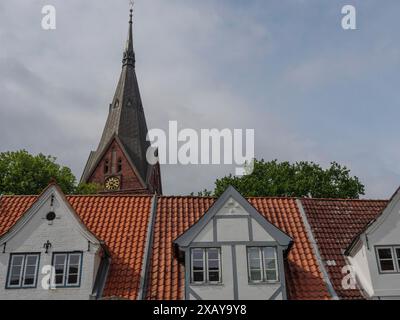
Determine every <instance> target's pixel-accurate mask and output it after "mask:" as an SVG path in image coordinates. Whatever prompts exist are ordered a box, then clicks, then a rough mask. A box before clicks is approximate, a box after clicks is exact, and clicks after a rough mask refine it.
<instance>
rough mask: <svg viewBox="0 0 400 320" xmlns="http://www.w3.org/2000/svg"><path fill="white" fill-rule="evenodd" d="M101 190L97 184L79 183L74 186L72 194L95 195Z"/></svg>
mask: <svg viewBox="0 0 400 320" xmlns="http://www.w3.org/2000/svg"><path fill="white" fill-rule="evenodd" d="M102 189H103V188H102V186H101V185H100V184H98V183H80V184H78V185H77V186H76V188H75V191H74V194H96V193H99V192H100V191H101V190H102Z"/></svg>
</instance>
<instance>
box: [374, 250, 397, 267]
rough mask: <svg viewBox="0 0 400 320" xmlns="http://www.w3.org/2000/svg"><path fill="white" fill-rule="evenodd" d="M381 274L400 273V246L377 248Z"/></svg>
mask: <svg viewBox="0 0 400 320" xmlns="http://www.w3.org/2000/svg"><path fill="white" fill-rule="evenodd" d="M375 250H376V257H377V260H378V267H379V272H380V273H400V246H385V247H376V248H375Z"/></svg>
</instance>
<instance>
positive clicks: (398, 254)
mask: <svg viewBox="0 0 400 320" xmlns="http://www.w3.org/2000/svg"><path fill="white" fill-rule="evenodd" d="M396 256H397V260H400V248H396Z"/></svg>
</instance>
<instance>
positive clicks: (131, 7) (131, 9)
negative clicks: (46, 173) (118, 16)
mask: <svg viewBox="0 0 400 320" xmlns="http://www.w3.org/2000/svg"><path fill="white" fill-rule="evenodd" d="M134 4H135V2H134V1H133V0H130V1H129V7H130V9H129V12H130V14H129V23H130V24H132V15H133V5H134Z"/></svg>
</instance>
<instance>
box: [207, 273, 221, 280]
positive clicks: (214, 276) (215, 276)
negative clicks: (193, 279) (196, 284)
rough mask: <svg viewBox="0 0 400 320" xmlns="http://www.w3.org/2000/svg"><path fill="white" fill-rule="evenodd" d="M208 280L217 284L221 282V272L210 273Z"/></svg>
mask: <svg viewBox="0 0 400 320" xmlns="http://www.w3.org/2000/svg"><path fill="white" fill-rule="evenodd" d="M208 280H209V281H212V282H217V281H219V272H215V271H210V272H209V273H208Z"/></svg>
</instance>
